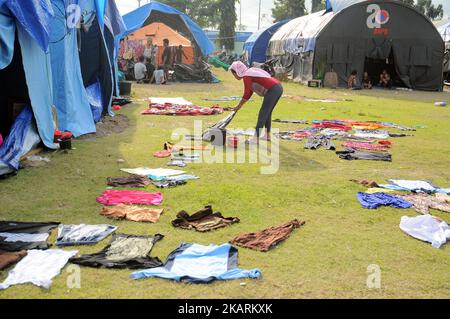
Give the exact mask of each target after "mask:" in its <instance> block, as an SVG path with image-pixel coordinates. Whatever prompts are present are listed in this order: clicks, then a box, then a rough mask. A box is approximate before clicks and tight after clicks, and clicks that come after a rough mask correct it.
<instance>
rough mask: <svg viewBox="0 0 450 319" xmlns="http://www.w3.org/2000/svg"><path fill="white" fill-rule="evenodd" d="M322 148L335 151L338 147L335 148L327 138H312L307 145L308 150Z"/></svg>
mask: <svg viewBox="0 0 450 319" xmlns="http://www.w3.org/2000/svg"><path fill="white" fill-rule="evenodd" d="M320 147H323V148H324V149H326V150H335V149H336V146H334V144H333V142H332V141H331V139H330V138H329V137H327V136H310V137H308V140H307V142H306V144H305V148H306V149H310V150H317V149H319V148H320Z"/></svg>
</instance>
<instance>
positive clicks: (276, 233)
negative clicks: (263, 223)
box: [231, 219, 305, 251]
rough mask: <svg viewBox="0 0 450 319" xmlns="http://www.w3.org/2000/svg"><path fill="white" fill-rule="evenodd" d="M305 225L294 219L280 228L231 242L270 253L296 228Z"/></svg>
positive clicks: (246, 235) (251, 234) (271, 228)
mask: <svg viewBox="0 0 450 319" xmlns="http://www.w3.org/2000/svg"><path fill="white" fill-rule="evenodd" d="M304 224H305V222H304V221H299V220H297V219H294V220H291V221H289V222H287V223H284V224H281V225H279V226H273V227H269V228H267V229H264V230H262V231H260V232H256V233H248V234H243V235H239V236H237V237H235V238H234V239H233V240H231V243H232V244H233V245H238V246H242V247H246V248H250V249H255V250H259V251H269V250H270V249H272V248H273V247H275V246H276V245H278V244H279V243H280V242H282V241H283V240H285V239H287V238H288V237H289V235H290V234H291V232H292V231H293V230H294V229H295V228H298V227H300V226H302V225H304Z"/></svg>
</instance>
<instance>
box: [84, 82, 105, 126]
mask: <svg viewBox="0 0 450 319" xmlns="http://www.w3.org/2000/svg"><path fill="white" fill-rule="evenodd" d="M86 93H87V97H88V100H89V104H90V106H91V112H92V116H93V117H94V121H95V123H97V122H99V121H100V120H101V118H102V112H103V98H102V88H101V86H100V82H99V81H97V82H95V83H93V84H91V85H89V86H88V87H87V88H86Z"/></svg>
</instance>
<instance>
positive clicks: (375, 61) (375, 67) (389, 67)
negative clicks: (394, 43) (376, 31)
mask: <svg viewBox="0 0 450 319" xmlns="http://www.w3.org/2000/svg"><path fill="white" fill-rule="evenodd" d="M383 70H386V71H387V72H388V73H389V74H390V76H391V87H406V86H405V84H404V83H403V81H402V80H401V79H400V77H399V76H398V73H397V71H396V65H395V59H394V52H393V50H391V51H390V54H389V57H388V58H386V59H379V58H370V57H366V59H365V61H364V72H367V73H368V74H369V78H370V80H371V81H372V85H373V86H374V87H376V86H378V84H379V82H380V74H381V73H382V72H383Z"/></svg>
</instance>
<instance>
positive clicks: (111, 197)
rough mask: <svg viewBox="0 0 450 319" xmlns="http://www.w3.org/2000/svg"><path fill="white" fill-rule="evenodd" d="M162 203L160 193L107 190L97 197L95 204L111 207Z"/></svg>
mask: <svg viewBox="0 0 450 319" xmlns="http://www.w3.org/2000/svg"><path fill="white" fill-rule="evenodd" d="M162 201H163V196H162V194H161V193H149V192H146V191H128V190H115V189H108V190H106V191H104V192H103V194H102V195H101V196H99V197H97V202H99V203H100V204H103V205H108V206H113V205H118V204H130V205H159V204H161V203H162Z"/></svg>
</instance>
